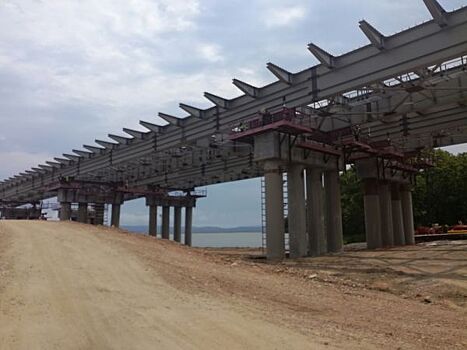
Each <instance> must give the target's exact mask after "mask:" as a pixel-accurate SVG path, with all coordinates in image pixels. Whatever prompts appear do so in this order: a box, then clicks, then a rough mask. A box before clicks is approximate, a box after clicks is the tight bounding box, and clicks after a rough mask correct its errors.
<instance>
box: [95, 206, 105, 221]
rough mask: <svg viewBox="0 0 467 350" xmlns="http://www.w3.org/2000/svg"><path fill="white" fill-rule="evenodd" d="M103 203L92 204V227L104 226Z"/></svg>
mask: <svg viewBox="0 0 467 350" xmlns="http://www.w3.org/2000/svg"><path fill="white" fill-rule="evenodd" d="M104 210H105V204H104V203H94V213H95V221H94V225H104Z"/></svg>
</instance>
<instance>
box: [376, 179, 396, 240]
mask: <svg viewBox="0 0 467 350" xmlns="http://www.w3.org/2000/svg"><path fill="white" fill-rule="evenodd" d="M379 205H380V210H381V243H382V245H383V246H384V247H392V246H393V245H394V234H393V217H392V200H391V184H390V183H388V182H386V181H381V182H380V183H379Z"/></svg>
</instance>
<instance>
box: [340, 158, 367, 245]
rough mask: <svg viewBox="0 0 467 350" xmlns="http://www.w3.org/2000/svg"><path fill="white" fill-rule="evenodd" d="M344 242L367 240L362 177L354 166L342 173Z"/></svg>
mask: <svg viewBox="0 0 467 350" xmlns="http://www.w3.org/2000/svg"><path fill="white" fill-rule="evenodd" d="M340 180H341V193H342V225H343V229H344V242H345V243H351V242H362V241H365V219H364V218H365V216H364V210H363V191H362V183H361V180H360V178H359V177H358V176H357V173H356V170H355V169H354V168H353V167H352V168H350V169H348V170H347V171H346V172H344V173H343V174H342V175H341V178H340Z"/></svg>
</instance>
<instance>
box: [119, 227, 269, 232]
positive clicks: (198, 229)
mask: <svg viewBox="0 0 467 350" xmlns="http://www.w3.org/2000/svg"><path fill="white" fill-rule="evenodd" d="M122 228H124V229H125V230H128V231H132V232H147V231H148V227H147V226H144V225H122ZM184 230H185V228H184V227H182V232H184ZM170 232H173V227H171V228H170ZM235 232H261V226H239V227H228V228H225V227H216V226H199V227H198V226H193V233H235Z"/></svg>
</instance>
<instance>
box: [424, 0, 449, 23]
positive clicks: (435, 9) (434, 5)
mask: <svg viewBox="0 0 467 350" xmlns="http://www.w3.org/2000/svg"><path fill="white" fill-rule="evenodd" d="M423 2H424V3H425V6H426V7H427V8H428V11H430V14H431V16H432V17H433V20H434V21H435V22H436V23H437V24H438V25H439V26H440V27H445V26H447V25H448V14H447V12H446V11H445V10H444V8H443V7H442V6H441V5H440V4H439V2H438V1H436V0H423Z"/></svg>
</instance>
